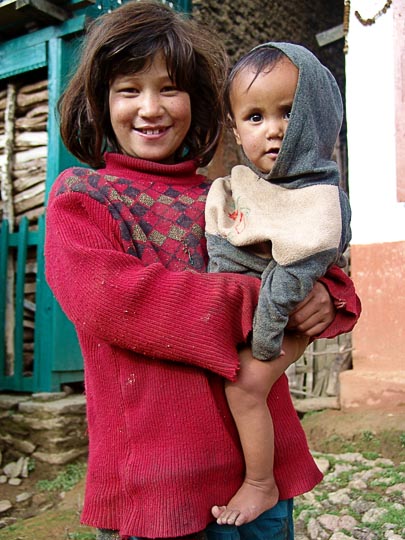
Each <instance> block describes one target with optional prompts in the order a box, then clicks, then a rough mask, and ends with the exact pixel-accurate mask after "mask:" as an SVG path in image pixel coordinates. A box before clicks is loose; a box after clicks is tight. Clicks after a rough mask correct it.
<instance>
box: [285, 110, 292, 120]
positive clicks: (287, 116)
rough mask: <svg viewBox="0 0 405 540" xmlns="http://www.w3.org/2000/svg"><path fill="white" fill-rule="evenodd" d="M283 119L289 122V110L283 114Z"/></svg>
mask: <svg viewBox="0 0 405 540" xmlns="http://www.w3.org/2000/svg"><path fill="white" fill-rule="evenodd" d="M283 118H284V120H290V118H291V109H289V110H288V111H286V112H285V113H284V116H283Z"/></svg>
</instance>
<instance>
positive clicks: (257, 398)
mask: <svg viewBox="0 0 405 540" xmlns="http://www.w3.org/2000/svg"><path fill="white" fill-rule="evenodd" d="M306 343H307V340H306V338H297V337H296V336H289V337H288V338H285V340H284V344H283V349H284V351H285V354H284V355H283V356H280V357H279V358H277V359H276V360H272V361H269V362H262V361H260V360H256V359H255V358H253V357H252V354H251V350H250V349H244V350H243V351H241V353H240V360H241V369H240V372H239V376H238V380H237V381H236V382H235V383H230V382H228V381H227V382H226V383H225V392H226V396H227V399H228V403H229V407H230V409H231V412H232V415H233V417H234V419H235V423H236V426H237V428H238V432H239V437H240V441H241V445H242V450H243V453H244V458H245V464H246V473H245V479H244V482H243V484H242V486H241V487H240V488H239V490H238V491H237V492H236V494H235V495H234V496H233V497H232V499H231V500H230V501H229V502H228V504H227V505H226V506H214V507H213V508H212V514H213V516H214V517H215V518H216V520H217V523H219V524H220V525H221V524H228V525H233V524H234V525H236V526H239V525H243V524H244V523H249V522H250V521H253V520H254V519H256V517H258V516H259V515H260V514H262V513H263V512H265V511H266V510H268V509H270V508H272V507H273V506H275V505H276V504H277V502H278V489H277V485H276V483H275V480H274V475H273V462H274V431H273V421H272V418H271V415H270V412H269V409H268V406H267V395H268V393H269V391H270V389H271V387H272V385H273V384H274V382H275V381H276V380H277V379H278V378H279V377H280V375H281V374H282V373H283V372H284V371H285V370H286V368H287V367H288V366H289V365H290V364H291V363H292V362H293V361H295V360H296V359H297V358H298V357H299V356H300V354H301V353H302V351H303V350H304V349H305V346H306Z"/></svg>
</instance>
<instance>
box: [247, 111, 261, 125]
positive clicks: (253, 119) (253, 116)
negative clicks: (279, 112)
mask: <svg viewBox="0 0 405 540" xmlns="http://www.w3.org/2000/svg"><path fill="white" fill-rule="evenodd" d="M261 120H263V116H262V115H261V114H259V113H254V114H251V115H250V116H249V121H250V122H254V123H256V122H260V121H261Z"/></svg>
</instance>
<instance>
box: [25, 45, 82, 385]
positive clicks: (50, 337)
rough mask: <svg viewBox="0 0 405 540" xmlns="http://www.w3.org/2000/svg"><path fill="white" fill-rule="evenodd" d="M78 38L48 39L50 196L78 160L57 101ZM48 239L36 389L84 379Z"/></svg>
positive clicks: (40, 279)
mask: <svg viewBox="0 0 405 540" xmlns="http://www.w3.org/2000/svg"><path fill="white" fill-rule="evenodd" d="M78 44H79V42H78V40H77V38H72V37H71V36H58V37H54V38H51V39H50V40H49V42H48V80H49V82H48V92H49V116H48V141H49V142H48V156H49V157H48V166H47V176H46V198H47V197H48V195H49V191H50V189H51V187H52V184H53V182H54V181H55V178H56V177H57V175H58V174H59V173H60V172H61V171H62V170H63V169H65V168H67V167H69V166H71V165H74V164H76V163H77V160H75V158H73V156H71V155H70V154H69V153H68V152H67V150H66V148H65V147H64V146H63V143H62V140H61V138H60V135H59V126H58V120H57V110H56V108H57V102H58V99H59V96H60V95H61V92H62V89H63V86H64V84H65V81H66V78H67V76H68V74H69V72H70V70H71V67H72V63H73V62H74V61H75V60H76V55H77V48H78ZM39 233H40V235H41V236H42V238H44V237H45V224H44V221H43V220H41V222H40V230H39ZM43 244H44V242H43V241H42V242H39V246H38V273H37V303H38V305H39V306H40V307H41V309H40V310H38V311H37V313H36V320H35V328H36V329H38V330H37V331H39V336H37V339H36V349H35V351H34V362H35V366H36V369H35V381H34V388H35V391H51V390H52V391H55V390H59V387H60V385H61V384H62V383H64V382H76V381H81V380H83V360H82V355H81V352H80V347H79V344H78V340H77V336H76V332H75V330H74V327H73V325H72V323H71V322H70V321H69V320H68V319H67V317H66V316H65V315H64V313H63V312H62V310H61V308H60V306H59V304H58V303H57V301H56V299H55V298H54V296H53V294H52V292H51V290H50V289H49V287H48V285H47V283H46V280H45V274H44V254H43Z"/></svg>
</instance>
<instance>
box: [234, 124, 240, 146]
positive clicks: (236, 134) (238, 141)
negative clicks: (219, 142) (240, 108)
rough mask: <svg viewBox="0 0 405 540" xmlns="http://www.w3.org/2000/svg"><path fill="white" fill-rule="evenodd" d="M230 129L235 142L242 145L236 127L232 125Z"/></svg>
mask: <svg viewBox="0 0 405 540" xmlns="http://www.w3.org/2000/svg"><path fill="white" fill-rule="evenodd" d="M232 131H233V134H234V137H235V141H236V144H239V146H242V141H241V140H240V135H239V132H238V130H237V129H236V127H235V126H234V127H232Z"/></svg>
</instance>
